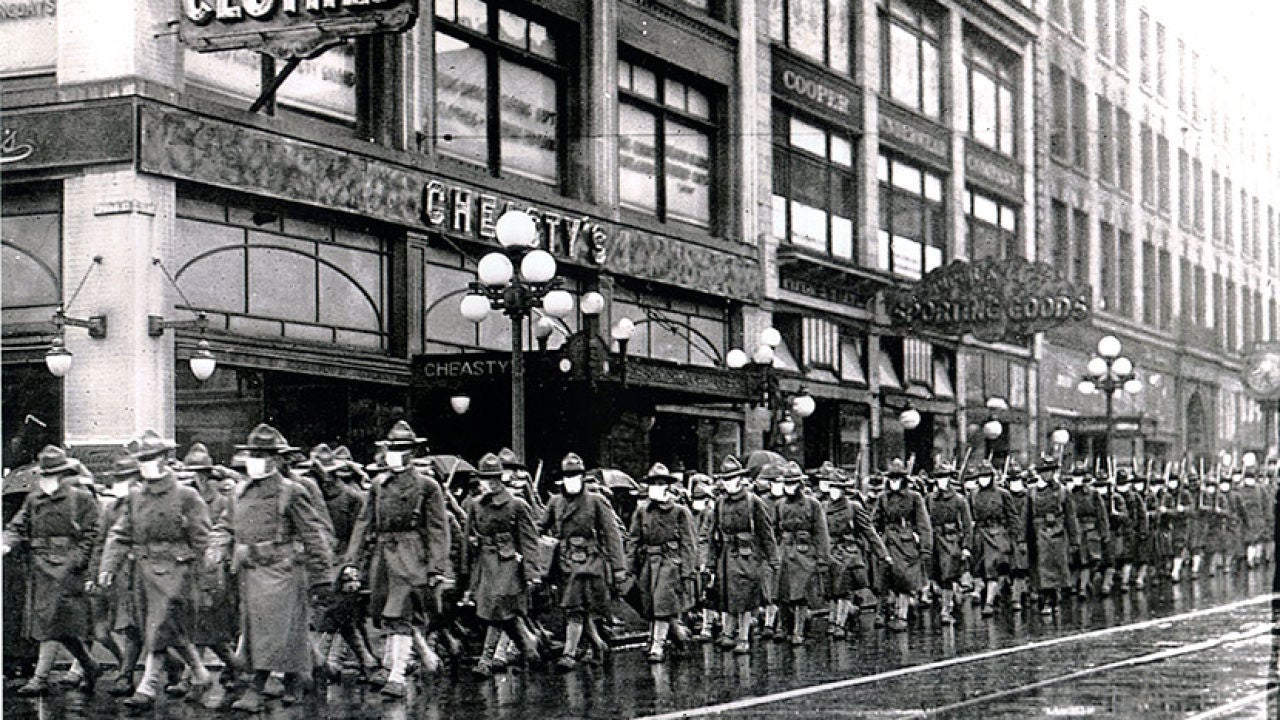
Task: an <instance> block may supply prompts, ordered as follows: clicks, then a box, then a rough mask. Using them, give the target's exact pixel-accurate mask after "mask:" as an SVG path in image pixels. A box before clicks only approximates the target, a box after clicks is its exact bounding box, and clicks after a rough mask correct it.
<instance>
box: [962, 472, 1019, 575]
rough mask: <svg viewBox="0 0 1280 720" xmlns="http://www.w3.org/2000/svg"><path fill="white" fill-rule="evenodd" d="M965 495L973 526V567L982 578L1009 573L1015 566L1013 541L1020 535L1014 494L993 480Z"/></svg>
mask: <svg viewBox="0 0 1280 720" xmlns="http://www.w3.org/2000/svg"><path fill="white" fill-rule="evenodd" d="M968 497H969V512H970V514H971V515H972V517H973V526H974V558H973V559H974V567H976V568H977V569H978V570H977V572H978V574H979V575H980V576H981V577H982V578H983V579H984V580H995V579H996V578H998V577H999V576H1001V575H1008V574H1009V572H1010V570H1011V569H1012V568H1013V565H1014V562H1013V556H1014V551H1015V543H1016V542H1017V541H1018V540H1019V539H1021V537H1022V532H1021V529H1022V526H1021V525H1020V524H1019V520H1020V518H1021V513H1020V512H1019V511H1018V507H1017V503H1016V502H1015V501H1014V498H1013V495H1012V494H1010V492H1009V491H1008V490H1005V489H1004V488H1000V487H996V486H995V484H994V483H993V484H991V485H988V486H987V487H985V488H979V489H978V490H977V491H975V492H974V493H972V494H970V495H969V496H968Z"/></svg>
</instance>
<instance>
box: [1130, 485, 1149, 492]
mask: <svg viewBox="0 0 1280 720" xmlns="http://www.w3.org/2000/svg"><path fill="white" fill-rule="evenodd" d="M1133 489H1134V490H1137V491H1138V492H1142V491H1143V490H1146V489H1147V485H1146V483H1134V484H1133Z"/></svg>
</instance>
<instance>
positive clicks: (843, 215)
mask: <svg viewBox="0 0 1280 720" xmlns="http://www.w3.org/2000/svg"><path fill="white" fill-rule="evenodd" d="M773 127H774V148H773V235H774V237H776V238H778V239H779V240H789V241H790V242H792V243H793V244H795V245H799V246H801V247H805V248H808V249H810V250H815V251H817V252H820V253H826V254H829V255H834V256H836V257H839V258H844V259H846V260H851V259H853V257H854V242H853V218H854V207H855V203H856V202H857V184H856V182H855V175H854V169H853V142H852V140H851V139H850V138H849V136H848V135H845V134H844V133H840V132H834V131H828V130H826V129H824V128H822V127H820V126H818V125H817V124H814V123H809V122H807V121H805V120H801V119H800V118H798V117H793V116H791V115H789V114H787V113H785V112H783V111H775V113H774V119H773Z"/></svg>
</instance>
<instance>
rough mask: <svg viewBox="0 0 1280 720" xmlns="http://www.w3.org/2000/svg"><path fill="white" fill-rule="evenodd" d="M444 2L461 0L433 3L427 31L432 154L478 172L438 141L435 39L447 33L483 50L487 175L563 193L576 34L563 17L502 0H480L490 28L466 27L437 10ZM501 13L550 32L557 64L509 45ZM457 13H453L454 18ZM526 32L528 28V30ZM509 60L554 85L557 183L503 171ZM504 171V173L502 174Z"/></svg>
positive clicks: (571, 106) (439, 135)
mask: <svg viewBox="0 0 1280 720" xmlns="http://www.w3.org/2000/svg"><path fill="white" fill-rule="evenodd" d="M441 2H452V3H455V8H456V3H457V2H458V0H435V3H433V5H432V15H431V26H430V28H429V32H431V33H432V55H431V59H430V62H431V75H432V81H433V82H432V85H431V102H432V108H433V109H432V116H431V117H432V120H431V123H432V127H433V128H434V130H435V132H434V133H433V134H434V136H435V137H434V141H433V143H432V150H433V152H434V153H435V154H436V155H437V156H438V157H441V158H447V159H448V160H449V161H451V162H457V163H460V164H462V165H465V166H468V167H473V168H480V166H479V165H478V163H476V162H475V161H474V160H473V159H471V158H465V157H460V156H458V155H454V154H450V153H448V152H445V151H442V150H441V149H440V143H441V140H442V139H443V136H442V135H441V133H440V132H439V116H438V115H437V114H436V112H437V109H438V108H439V107H440V105H439V100H438V93H439V77H440V72H439V68H438V67H437V65H436V62H437V60H438V59H439V53H438V51H437V50H436V47H435V45H436V43H435V39H434V38H435V35H436V34H444V35H448V36H449V37H452V38H454V39H455V40H458V41H460V42H463V43H466V44H467V46H469V47H471V48H473V49H476V50H479V51H480V52H481V53H482V54H483V56H484V59H485V118H486V123H485V143H486V145H487V151H488V152H487V155H486V159H485V166H484V167H483V168H482V170H483V172H484V173H485V174H487V175H488V176H490V177H493V178H498V179H515V180H519V181H524V182H532V183H538V184H539V185H544V186H547V187H552V188H555V189H556V191H557V192H559V193H564V192H565V191H566V190H567V189H568V178H569V174H570V173H569V168H568V163H569V153H568V147H567V146H568V139H569V137H570V135H571V133H570V126H571V124H572V123H573V118H572V117H570V114H571V111H572V108H573V103H572V102H570V97H569V96H570V93H571V90H572V89H571V85H572V81H573V79H574V77H573V71H572V69H571V65H570V64H569V62H567V61H566V60H565V58H568V59H569V61H570V62H571V60H572V58H573V56H574V53H573V48H574V47H576V44H575V41H574V39H573V37H574V35H575V34H574V33H572V32H569V31H568V30H567V29H566V27H565V26H566V23H565V21H564V20H562V19H561V18H558V17H556V16H555V15H552V14H550V13H546V12H543V11H540V10H538V9H537V8H535V7H533V6H526V5H515V6H508V4H505V3H502V2H499V1H498V0H480V2H483V3H484V5H485V18H486V20H485V24H486V27H487V30H485V31H484V32H481V31H479V30H475V29H473V28H470V27H468V26H467V25H465V24H464V23H462V22H460V21H458V20H449V19H447V18H445V17H442V16H441V15H439V14H437V13H436V11H435V5H436V4H440V3H441ZM503 12H507V13H511V14H513V15H516V16H518V17H520V18H521V19H523V20H524V21H525V22H526V23H537V24H539V25H541V26H543V27H544V28H546V30H547V33H548V36H549V37H550V38H552V40H553V41H554V44H555V55H556V56H557V59H556V60H554V61H553V60H551V59H549V58H547V57H545V56H542V55H538V54H536V53H534V52H531V51H530V50H528V49H527V48H518V47H517V46H516V45H514V44H512V43H510V42H506V41H504V40H503V39H502V37H501V34H502V26H501V22H500V15H501V13H503ZM456 14H457V12H456V9H455V15H456ZM526 33H528V29H527V26H526ZM504 60H505V61H507V62H510V63H513V64H515V65H519V66H521V67H524V68H526V69H533V70H534V71H536V72H539V73H541V74H544V75H547V76H549V77H551V78H552V79H553V81H554V82H555V83H556V115H557V122H556V136H555V140H556V152H555V162H556V176H557V177H556V179H555V181H554V182H547V181H546V180H543V179H540V178H535V177H532V176H531V175H530V174H529V173H524V172H515V171H511V170H505V168H504V167H503V164H502V141H503V134H502V107H501V97H502V88H501V84H500V82H499V80H500V78H501V76H502V72H501V66H502V61H504ZM504 170H505V172H504Z"/></svg>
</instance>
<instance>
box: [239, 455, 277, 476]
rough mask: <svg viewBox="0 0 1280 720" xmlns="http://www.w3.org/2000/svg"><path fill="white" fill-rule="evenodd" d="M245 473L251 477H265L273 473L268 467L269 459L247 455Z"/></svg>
mask: <svg viewBox="0 0 1280 720" xmlns="http://www.w3.org/2000/svg"><path fill="white" fill-rule="evenodd" d="M244 474H245V475H248V476H249V477H251V478H264V477H266V476H268V475H270V474H271V471H270V470H268V469H267V459H266V458H264V457H247V458H245V459H244Z"/></svg>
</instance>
